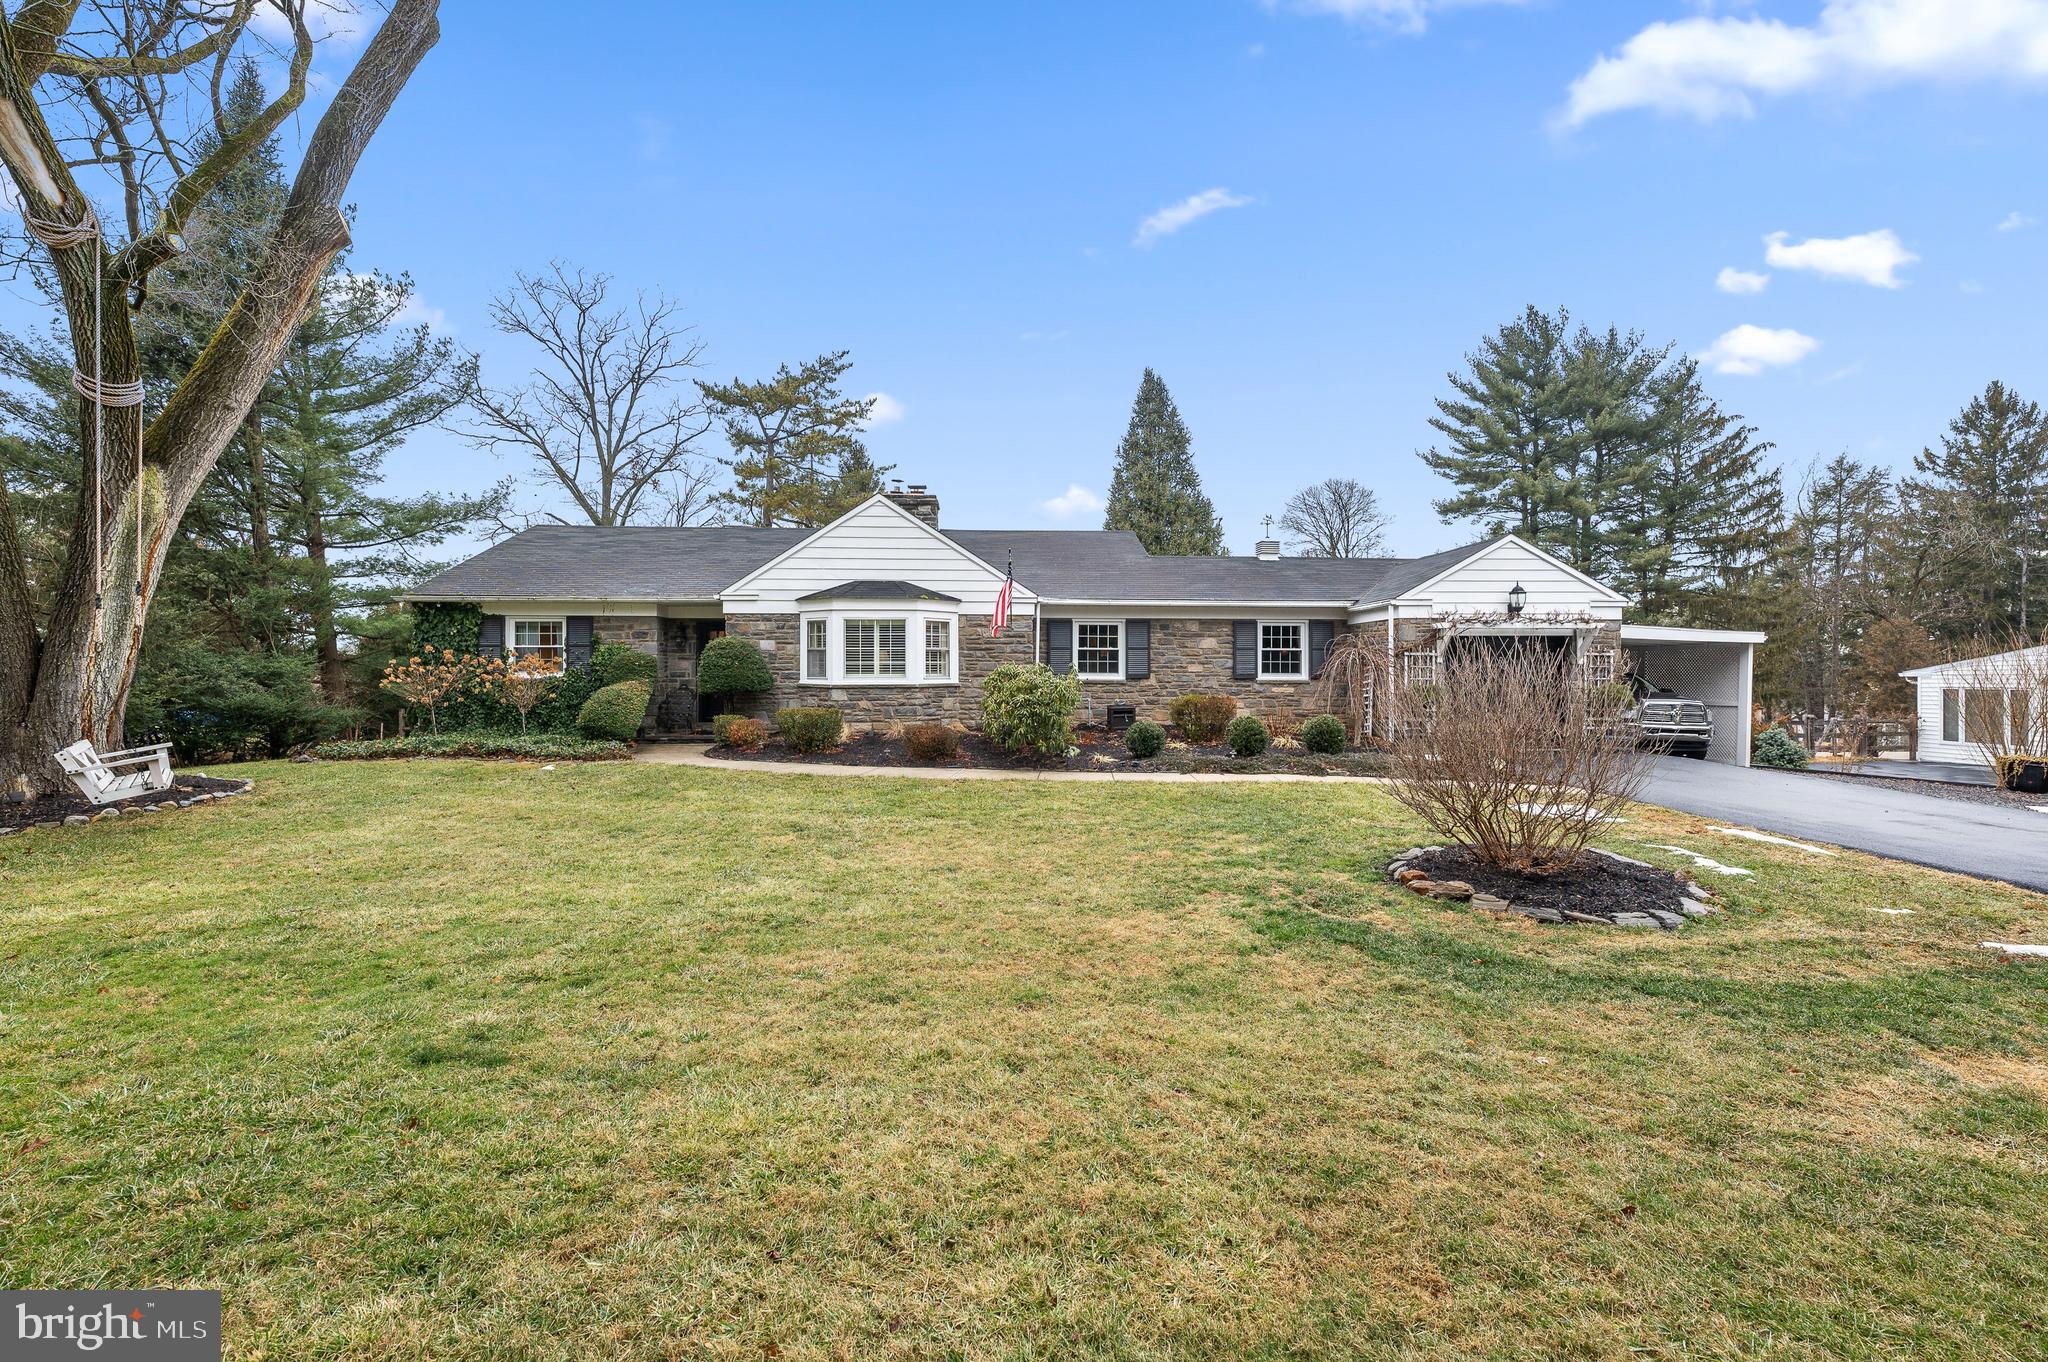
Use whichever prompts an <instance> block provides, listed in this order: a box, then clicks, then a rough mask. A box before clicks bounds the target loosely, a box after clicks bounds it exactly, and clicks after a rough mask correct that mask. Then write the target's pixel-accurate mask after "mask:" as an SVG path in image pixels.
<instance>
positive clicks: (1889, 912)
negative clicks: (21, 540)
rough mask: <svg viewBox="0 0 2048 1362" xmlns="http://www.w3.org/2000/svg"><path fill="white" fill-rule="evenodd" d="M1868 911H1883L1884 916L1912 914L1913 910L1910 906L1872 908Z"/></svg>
mask: <svg viewBox="0 0 2048 1362" xmlns="http://www.w3.org/2000/svg"><path fill="white" fill-rule="evenodd" d="M1870 911H1871V912H1873V913H1883V914H1884V915H1885V916H1886V917H1911V916H1913V910H1912V909H1911V908H1873V909H1871V910H1870Z"/></svg>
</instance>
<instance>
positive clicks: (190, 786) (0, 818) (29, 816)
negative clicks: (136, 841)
mask: <svg viewBox="0 0 2048 1362" xmlns="http://www.w3.org/2000/svg"><path fill="white" fill-rule="evenodd" d="M245 783H246V782H244V781H240V780H220V779H217V778H215V777H213V776H177V777H175V778H173V779H172V781H171V785H170V788H169V789H167V790H151V791H149V792H147V793H146V794H139V795H135V796H134V797H132V798H129V799H122V800H117V801H115V802H114V803H112V804H95V803H93V802H92V801H91V800H89V799H87V798H86V797H85V796H84V795H82V794H80V793H78V791H76V790H67V791H65V792H64V793H63V794H57V795H46V796H44V797H43V798H41V799H31V800H29V801H28V802H27V803H25V804H16V803H10V802H8V801H6V800H0V828H30V827H34V826H35V825H36V824H38V823H61V822H63V821H64V820H65V819H66V818H68V817H70V816H72V815H73V814H81V813H82V814H86V815H88V816H90V815H92V814H95V813H98V812H99V811H100V810H101V809H122V808H128V807H131V806H136V805H142V804H161V803H163V802H165V801H166V800H168V801H170V802H171V803H176V802H177V801H178V800H180V799H190V798H191V797H192V796H193V795H198V794H211V795H219V794H226V793H228V792H229V791H232V790H239V789H241V788H242V786H243V785H244V784H245Z"/></svg>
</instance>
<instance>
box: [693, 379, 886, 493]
mask: <svg viewBox="0 0 2048 1362" xmlns="http://www.w3.org/2000/svg"><path fill="white" fill-rule="evenodd" d="M852 367H853V361H852V360H850V359H848V358H847V355H846V351H844V350H835V351H833V352H832V353H831V354H827V355H820V356H819V357H818V358H816V359H814V360H812V361H811V362H810V363H808V364H805V365H802V366H800V367H799V368H796V369H791V368H790V367H789V366H788V365H787V364H785V365H783V366H781V367H780V368H778V369H777V370H776V371H775V373H774V375H773V376H772V377H770V378H766V379H762V380H759V381H756V382H743V381H742V380H740V379H737V378H736V379H734V380H733V381H732V382H730V383H705V382H703V381H702V380H699V381H698V384H697V388H698V390H699V391H700V392H702V393H703V394H704V402H705V405H706V407H707V408H708V409H709V410H710V412H711V414H712V416H713V417H715V418H716V419H718V420H719V421H722V422H723V423H724V425H725V438H726V442H727V443H728V444H730V445H731V446H732V457H731V458H729V459H720V460H719V462H720V463H722V464H724V465H725V466H726V467H727V468H729V469H731V470H732V481H733V485H732V487H731V488H730V489H729V490H728V491H725V492H722V493H720V494H719V497H718V501H719V504H720V505H721V506H723V507H725V508H726V509H727V510H729V511H730V512H731V513H732V515H733V516H734V518H735V519H736V520H738V521H739V522H740V523H741V524H746V525H759V526H763V527H766V526H771V525H803V526H818V525H825V524H829V523H831V522H832V521H833V520H836V519H837V518H838V517H839V516H841V515H843V514H845V513H846V512H847V511H849V510H851V509H853V508H854V507H855V506H858V505H859V504H860V503H861V502H862V501H864V500H866V499H867V498H868V497H871V496H873V495H874V494H875V493H876V492H879V491H881V490H882V475H883V474H885V473H887V472H888V471H889V469H890V468H891V467H893V466H894V465H883V466H881V467H876V465H875V463H874V460H872V459H871V458H869V457H868V450H867V445H866V443H865V442H864V441H863V440H862V439H861V430H862V429H863V428H864V427H865V426H866V424H867V420H868V417H869V416H870V415H872V414H873V412H874V408H875V403H874V399H873V398H868V397H848V396H846V395H845V394H844V393H842V392H841V391H840V390H839V384H840V380H841V379H843V378H844V377H845V375H846V371H847V370H848V369H850V368H852Z"/></svg>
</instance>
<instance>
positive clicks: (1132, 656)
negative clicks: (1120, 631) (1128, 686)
mask: <svg viewBox="0 0 2048 1362" xmlns="http://www.w3.org/2000/svg"><path fill="white" fill-rule="evenodd" d="M1151 674H1152V621H1151V620H1125V621H1124V679H1125V680H1127V681H1143V680H1144V679H1145V678H1146V677H1148V676H1150V675H1151Z"/></svg>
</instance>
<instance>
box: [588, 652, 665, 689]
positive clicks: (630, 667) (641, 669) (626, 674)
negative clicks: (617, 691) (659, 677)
mask: <svg viewBox="0 0 2048 1362" xmlns="http://www.w3.org/2000/svg"><path fill="white" fill-rule="evenodd" d="M658 671H659V666H658V664H656V662H655V660H654V654H653V653H643V652H641V651H640V650H639V649H638V648H629V647H627V646H626V645H625V644H623V643H600V644H598V645H597V647H595V648H593V649H591V652H590V674H591V675H592V676H593V677H595V678H596V679H597V684H598V685H599V686H600V687H603V686H616V685H618V684H619V682H621V681H645V682H647V683H648V684H649V685H653V684H654V678H655V675H656V673H657V672H658Z"/></svg>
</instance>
